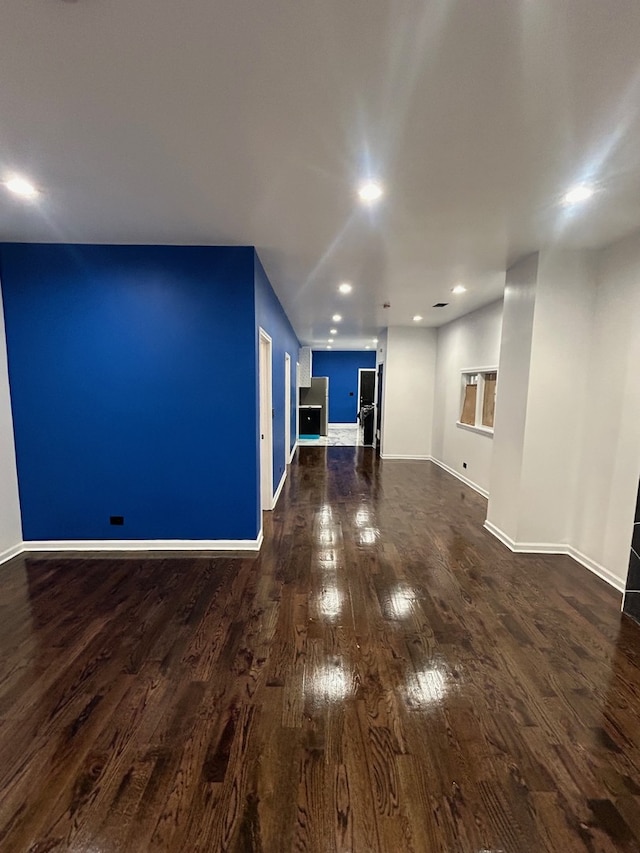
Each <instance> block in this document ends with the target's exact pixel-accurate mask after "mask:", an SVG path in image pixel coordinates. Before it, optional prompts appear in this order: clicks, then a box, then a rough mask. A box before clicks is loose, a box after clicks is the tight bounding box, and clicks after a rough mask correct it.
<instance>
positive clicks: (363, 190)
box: [358, 181, 384, 204]
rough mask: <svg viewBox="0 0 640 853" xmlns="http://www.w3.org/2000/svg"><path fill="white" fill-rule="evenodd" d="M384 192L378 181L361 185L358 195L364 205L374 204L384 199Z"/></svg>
mask: <svg viewBox="0 0 640 853" xmlns="http://www.w3.org/2000/svg"><path fill="white" fill-rule="evenodd" d="M383 193H384V190H383V189H382V187H381V186H380V184H379V183H378V182H377V181H365V182H364V183H363V184H361V185H360V189H359V190H358V195H359V196H360V201H362V202H364V204H373V203H374V202H376V201H378V200H379V199H380V198H382V195H383Z"/></svg>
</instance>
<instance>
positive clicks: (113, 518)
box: [109, 515, 124, 525]
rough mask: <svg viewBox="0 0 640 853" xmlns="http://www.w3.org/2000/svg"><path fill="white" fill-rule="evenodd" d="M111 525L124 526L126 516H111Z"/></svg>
mask: <svg viewBox="0 0 640 853" xmlns="http://www.w3.org/2000/svg"><path fill="white" fill-rule="evenodd" d="M109 524H115V525H121V524H124V515H111V516H109Z"/></svg>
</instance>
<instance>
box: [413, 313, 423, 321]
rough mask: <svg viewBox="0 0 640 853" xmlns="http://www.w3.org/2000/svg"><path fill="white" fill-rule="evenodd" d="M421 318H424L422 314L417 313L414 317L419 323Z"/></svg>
mask: <svg viewBox="0 0 640 853" xmlns="http://www.w3.org/2000/svg"><path fill="white" fill-rule="evenodd" d="M420 320H422V317H421V316H420V314H416V315H415V317H414V318H413V322H414V323H419V322H420Z"/></svg>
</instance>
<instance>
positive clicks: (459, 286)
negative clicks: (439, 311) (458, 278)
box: [451, 284, 467, 293]
mask: <svg viewBox="0 0 640 853" xmlns="http://www.w3.org/2000/svg"><path fill="white" fill-rule="evenodd" d="M466 292H467V288H466V287H465V286H464V284H456V286H455V287H454V288H453V290H452V291H451V293H466Z"/></svg>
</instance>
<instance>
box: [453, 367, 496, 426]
mask: <svg viewBox="0 0 640 853" xmlns="http://www.w3.org/2000/svg"><path fill="white" fill-rule="evenodd" d="M486 373H495V374H497V373H498V368H497V366H492V365H490V366H488V367H464V368H462V370H461V371H460V387H461V390H462V394H463V395H464V387H465V385H466V382H465V381H464V377H465V376H470V375H472V374H477V375H478V391H477V394H476V422H475V424H463V423H462V421H456V426H457V427H460V429H466V430H469V432H477V433H479V434H480V435H487V436H490V437H492V436H493V427H488V426H484V425H483V423H482V407H483V405H484V377H485V374H486ZM462 399H463V398H461V401H460V404H459V406H458V411H461V410H462V408H461V407H462Z"/></svg>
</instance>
